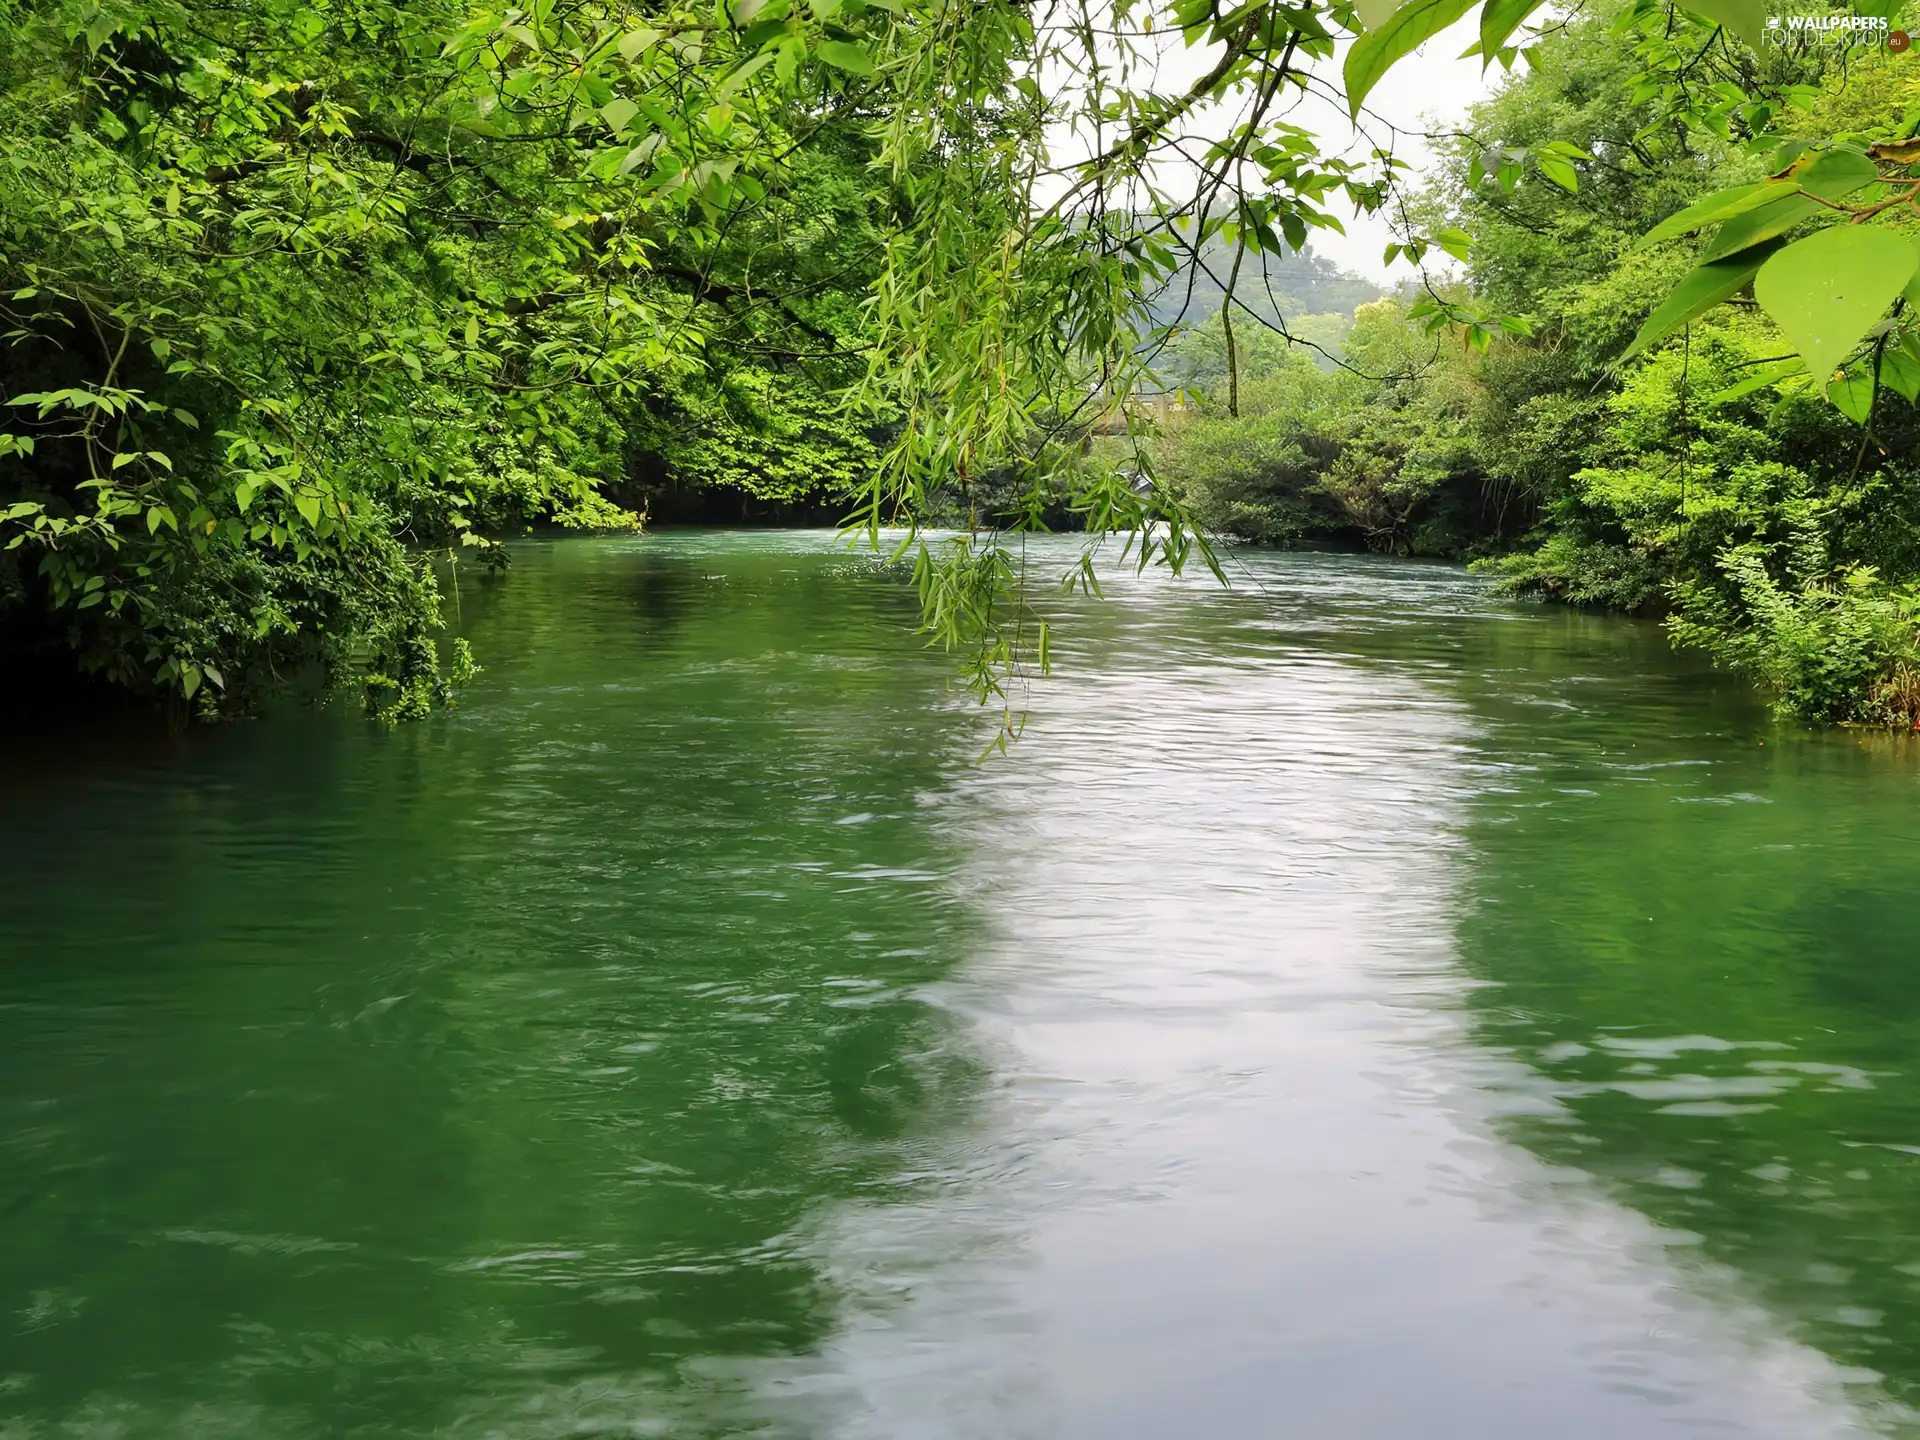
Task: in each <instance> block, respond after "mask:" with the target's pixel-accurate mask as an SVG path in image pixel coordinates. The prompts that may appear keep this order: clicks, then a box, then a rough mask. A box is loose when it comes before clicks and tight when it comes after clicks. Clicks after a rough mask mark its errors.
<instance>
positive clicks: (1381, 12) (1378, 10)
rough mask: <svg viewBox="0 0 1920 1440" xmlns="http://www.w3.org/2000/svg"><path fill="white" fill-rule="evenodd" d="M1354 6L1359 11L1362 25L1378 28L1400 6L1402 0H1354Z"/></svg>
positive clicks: (1373, 28) (1370, 28) (1371, 28)
mask: <svg viewBox="0 0 1920 1440" xmlns="http://www.w3.org/2000/svg"><path fill="white" fill-rule="evenodd" d="M1353 8H1354V9H1355V10H1356V11H1358V12H1359V15H1360V23H1361V24H1362V25H1365V26H1366V27H1367V29H1369V30H1378V29H1379V28H1380V27H1381V26H1382V25H1384V24H1386V23H1387V21H1388V20H1390V19H1391V18H1392V17H1393V12H1394V11H1395V10H1398V9H1399V8H1400V0H1353Z"/></svg>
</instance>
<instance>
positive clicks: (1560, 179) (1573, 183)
mask: <svg viewBox="0 0 1920 1440" xmlns="http://www.w3.org/2000/svg"><path fill="white" fill-rule="evenodd" d="M1534 163H1535V164H1537V165H1538V166H1539V167H1540V173H1541V174H1542V175H1543V176H1545V177H1546V178H1547V179H1549V180H1551V181H1552V182H1553V183H1554V184H1556V185H1558V186H1559V187H1560V188H1561V189H1562V190H1565V191H1566V192H1567V193H1568V194H1569V195H1571V194H1574V193H1576V192H1577V191H1578V190H1579V189H1580V172H1579V171H1577V170H1575V169H1574V168H1573V166H1572V165H1570V164H1569V163H1568V162H1567V161H1565V160H1563V159H1561V158H1560V157H1559V156H1558V155H1542V156H1540V158H1539V159H1538V160H1536V161H1535V162H1534Z"/></svg>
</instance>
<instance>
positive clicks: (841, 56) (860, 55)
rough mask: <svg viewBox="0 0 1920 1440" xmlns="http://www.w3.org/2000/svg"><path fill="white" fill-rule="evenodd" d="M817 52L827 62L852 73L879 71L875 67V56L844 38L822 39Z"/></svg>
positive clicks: (861, 73)
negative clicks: (850, 43)
mask: <svg viewBox="0 0 1920 1440" xmlns="http://www.w3.org/2000/svg"><path fill="white" fill-rule="evenodd" d="M816 53H817V54H818V55H819V56H820V58H821V59H822V60H824V61H826V62H827V64H829V65H831V66H833V67H834V68H835V69H837V70H845V71H846V72H847V73H848V74H850V75H872V74H875V73H877V72H876V71H875V70H874V67H873V58H872V57H871V56H869V55H868V54H867V52H866V51H864V50H862V49H861V48H860V47H859V46H858V45H849V44H848V43H847V42H846V41H844V40H822V41H821V42H820V48H819V50H818V51H817V52H816Z"/></svg>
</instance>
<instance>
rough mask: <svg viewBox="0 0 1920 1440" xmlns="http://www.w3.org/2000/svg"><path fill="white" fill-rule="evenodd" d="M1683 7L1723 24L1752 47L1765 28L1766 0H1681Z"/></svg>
mask: <svg viewBox="0 0 1920 1440" xmlns="http://www.w3.org/2000/svg"><path fill="white" fill-rule="evenodd" d="M1683 8H1685V9H1688V10H1691V11H1693V13H1694V14H1696V15H1704V16H1706V17H1707V19H1709V20H1711V21H1713V22H1714V23H1715V24H1717V25H1724V26H1726V27H1727V29H1729V30H1731V31H1732V32H1733V33H1734V34H1736V35H1738V36H1739V37H1740V38H1741V39H1742V40H1744V41H1746V42H1747V44H1749V45H1751V46H1753V48H1754V49H1756V50H1758V49H1759V48H1760V41H1761V39H1762V37H1763V35H1764V34H1765V31H1766V28H1767V6H1766V0H1683Z"/></svg>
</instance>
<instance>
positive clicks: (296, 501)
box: [293, 495, 320, 526]
mask: <svg viewBox="0 0 1920 1440" xmlns="http://www.w3.org/2000/svg"><path fill="white" fill-rule="evenodd" d="M293 508H294V509H296V510H298V511H299V512H300V518H301V519H303V520H305V521H306V522H307V524H309V525H314V526H317V525H319V523H320V497H319V496H318V495H296V496H294V497H293Z"/></svg>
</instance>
